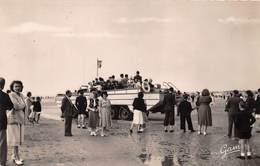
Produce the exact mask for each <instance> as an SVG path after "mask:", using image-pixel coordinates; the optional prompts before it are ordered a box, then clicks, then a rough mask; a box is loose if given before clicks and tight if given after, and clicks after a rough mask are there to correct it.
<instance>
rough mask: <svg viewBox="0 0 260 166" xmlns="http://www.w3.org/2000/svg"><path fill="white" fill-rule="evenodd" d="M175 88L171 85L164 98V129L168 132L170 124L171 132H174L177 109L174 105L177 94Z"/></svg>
mask: <svg viewBox="0 0 260 166" xmlns="http://www.w3.org/2000/svg"><path fill="white" fill-rule="evenodd" d="M173 91H174V89H173V88H172V87H171V88H169V90H168V91H167V92H166V94H165V96H164V99H163V108H164V112H165V118H164V131H165V132H168V126H169V125H170V126H169V127H170V132H173V131H174V130H173V126H174V123H175V120H174V117H175V115H174V114H175V111H174V106H175V104H176V100H175V95H174V94H173Z"/></svg>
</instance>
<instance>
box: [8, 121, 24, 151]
mask: <svg viewBox="0 0 260 166" xmlns="http://www.w3.org/2000/svg"><path fill="white" fill-rule="evenodd" d="M23 142H24V125H23V124H12V125H10V124H8V125H7V145H8V146H20V145H22V144H23Z"/></svg>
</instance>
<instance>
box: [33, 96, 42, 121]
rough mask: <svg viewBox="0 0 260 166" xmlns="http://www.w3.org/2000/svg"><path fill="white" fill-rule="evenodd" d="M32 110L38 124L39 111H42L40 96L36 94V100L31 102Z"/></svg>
mask: <svg viewBox="0 0 260 166" xmlns="http://www.w3.org/2000/svg"><path fill="white" fill-rule="evenodd" d="M33 112H34V116H35V117H34V119H35V122H36V123H37V124H39V120H40V116H41V112H42V105H41V98H40V97H39V96H38V97H36V100H35V101H34V102H33Z"/></svg>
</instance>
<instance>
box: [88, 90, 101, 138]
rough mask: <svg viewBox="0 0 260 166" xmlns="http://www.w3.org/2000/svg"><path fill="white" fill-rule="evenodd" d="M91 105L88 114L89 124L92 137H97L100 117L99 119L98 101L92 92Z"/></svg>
mask: <svg viewBox="0 0 260 166" xmlns="http://www.w3.org/2000/svg"><path fill="white" fill-rule="evenodd" d="M89 97H90V99H89V105H88V108H87V109H88V114H89V122H88V127H89V128H90V135H91V136H96V135H97V133H96V130H97V127H98V122H99V117H98V100H97V98H96V95H95V94H94V93H93V92H92V93H91V94H90V96H89Z"/></svg>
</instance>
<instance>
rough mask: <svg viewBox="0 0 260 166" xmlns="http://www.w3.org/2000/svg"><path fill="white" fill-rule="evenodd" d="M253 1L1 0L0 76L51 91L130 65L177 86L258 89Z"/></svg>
mask: <svg viewBox="0 0 260 166" xmlns="http://www.w3.org/2000/svg"><path fill="white" fill-rule="evenodd" d="M259 11H260V3H259V2H205V1H204V2H197V1H196V2H192V1H172V0H142V1H140V0H98V1H97V0H19V1H14V0H8V1H2V0H0V36H1V40H0V53H1V54H0V76H2V77H5V78H6V79H7V85H6V89H7V88H8V87H9V84H10V82H11V81H12V80H14V79H18V80H22V81H23V83H24V86H25V92H27V91H28V90H30V91H32V93H33V94H36V95H54V94H56V93H58V92H64V91H65V90H66V89H75V88H79V87H80V85H82V84H86V83H87V82H88V81H90V80H92V79H93V78H95V76H96V60H97V58H99V59H100V60H102V61H103V63H102V68H101V69H100V76H102V77H104V78H107V77H108V76H110V75H112V74H114V75H115V76H116V77H118V76H119V74H120V73H127V74H129V75H134V74H135V72H136V70H139V71H140V72H141V75H142V76H143V77H144V78H152V79H153V80H154V82H155V83H162V81H171V82H173V83H174V84H175V85H176V86H177V87H179V89H181V90H183V91H190V90H201V89H202V88H209V89H210V90H227V89H235V88H236V89H253V90H255V89H257V88H260V77H259V76H260V55H259V53H260V12H259Z"/></svg>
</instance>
